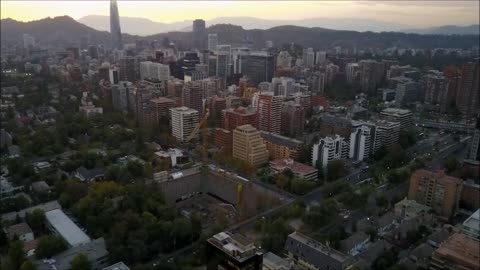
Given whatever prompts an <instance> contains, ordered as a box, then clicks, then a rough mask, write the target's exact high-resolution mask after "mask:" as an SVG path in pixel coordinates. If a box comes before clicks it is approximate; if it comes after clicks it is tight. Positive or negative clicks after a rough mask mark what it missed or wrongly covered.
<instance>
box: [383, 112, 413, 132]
mask: <svg viewBox="0 0 480 270" xmlns="http://www.w3.org/2000/svg"><path fill="white" fill-rule="evenodd" d="M380 116H381V117H382V118H383V119H385V120H388V121H392V122H399V123H400V129H403V130H405V129H408V128H410V127H412V126H413V113H412V112H411V111H410V110H405V109H398V108H387V109H385V110H383V111H381V112H380Z"/></svg>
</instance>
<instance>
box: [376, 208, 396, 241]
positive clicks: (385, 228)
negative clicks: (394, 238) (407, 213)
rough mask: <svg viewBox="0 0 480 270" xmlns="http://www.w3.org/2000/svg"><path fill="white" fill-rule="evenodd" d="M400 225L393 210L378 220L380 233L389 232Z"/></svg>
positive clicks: (378, 231)
mask: <svg viewBox="0 0 480 270" xmlns="http://www.w3.org/2000/svg"><path fill="white" fill-rule="evenodd" d="M397 225H398V222H397V217H396V216H395V213H393V212H387V213H385V214H384V215H383V216H381V217H380V218H379V219H378V221H377V233H378V235H381V236H382V235H385V234H386V233H387V232H389V231H391V230H393V229H394V228H395V227H396V226H397Z"/></svg>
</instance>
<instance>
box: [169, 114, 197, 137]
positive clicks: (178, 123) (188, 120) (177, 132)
mask: <svg viewBox="0 0 480 270" xmlns="http://www.w3.org/2000/svg"><path fill="white" fill-rule="evenodd" d="M198 117H199V114H198V111H197V110H194V109H191V108H188V107H177V108H172V109H170V125H171V126H172V135H173V137H175V138H176V139H177V140H178V141H179V142H183V141H185V139H187V137H188V136H190V134H192V131H193V130H194V129H195V127H196V125H197V124H198Z"/></svg>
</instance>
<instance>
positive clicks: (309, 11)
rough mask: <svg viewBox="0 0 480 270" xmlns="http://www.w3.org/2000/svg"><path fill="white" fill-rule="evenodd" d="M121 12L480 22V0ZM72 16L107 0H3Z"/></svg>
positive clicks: (157, 5) (18, 13)
mask: <svg viewBox="0 0 480 270" xmlns="http://www.w3.org/2000/svg"><path fill="white" fill-rule="evenodd" d="M118 6H119V10H120V16H121V17H139V18H145V19H149V20H152V21H155V22H162V23H172V22H178V21H184V20H192V19H196V18H202V19H205V20H210V19H214V18H218V17H237V16H249V17H256V18H261V19H268V20H302V19H311V18H319V17H321V18H336V19H338V18H354V19H371V20H377V21H382V22H389V23H395V24H399V25H405V26H406V27H432V26H440V25H450V24H454V25H469V24H477V23H478V12H479V3H478V2H477V1H295V2H294V3H292V1H264V2H261V1H178V2H172V1H119V3H118ZM63 15H67V16H70V17H72V18H74V19H79V18H81V17H84V16H88V15H109V4H108V1H2V9H1V18H2V19H4V18H12V19H15V20H19V21H32V20H38V19H42V18H45V17H55V16H63Z"/></svg>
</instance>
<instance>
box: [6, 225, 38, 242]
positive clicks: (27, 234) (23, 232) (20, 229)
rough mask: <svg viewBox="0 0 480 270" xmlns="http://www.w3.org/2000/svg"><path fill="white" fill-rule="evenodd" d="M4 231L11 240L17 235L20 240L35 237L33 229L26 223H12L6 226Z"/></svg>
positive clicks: (26, 240) (29, 239)
mask: <svg viewBox="0 0 480 270" xmlns="http://www.w3.org/2000/svg"><path fill="white" fill-rule="evenodd" d="M6 233H7V236H8V239H9V240H13V239H15V238H16V237H18V239H19V240H20V241H23V242H29V241H32V240H33V239H35V236H34V235H33V231H32V229H31V228H30V226H28V224H27V223H19V224H15V225H12V226H10V227H8V229H7V232H6Z"/></svg>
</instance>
